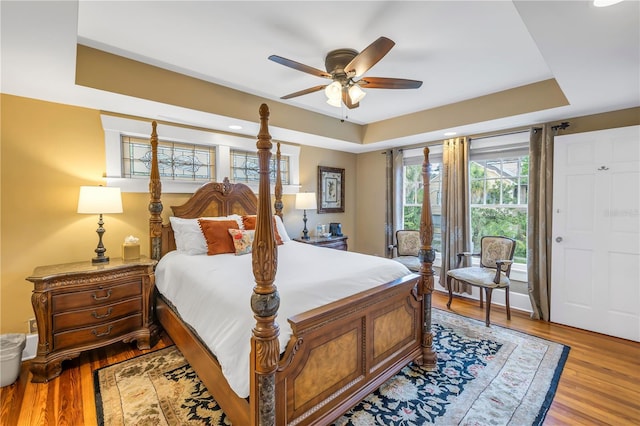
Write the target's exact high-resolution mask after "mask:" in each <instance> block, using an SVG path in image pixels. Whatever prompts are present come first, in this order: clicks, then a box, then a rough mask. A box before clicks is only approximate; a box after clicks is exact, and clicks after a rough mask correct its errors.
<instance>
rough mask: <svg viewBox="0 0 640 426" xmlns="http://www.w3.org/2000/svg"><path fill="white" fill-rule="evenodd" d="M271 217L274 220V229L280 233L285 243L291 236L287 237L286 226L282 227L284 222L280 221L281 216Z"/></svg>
mask: <svg viewBox="0 0 640 426" xmlns="http://www.w3.org/2000/svg"><path fill="white" fill-rule="evenodd" d="M273 218H274V219H275V221H276V230H277V231H278V234H280V238H281V239H282V241H283V242H285V243H286V242H287V241H291V238H289V234H288V233H287V228H285V227H284V223H283V222H282V218H281V217H280V216H278V215H273Z"/></svg>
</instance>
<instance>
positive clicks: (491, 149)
mask: <svg viewBox="0 0 640 426" xmlns="http://www.w3.org/2000/svg"><path fill="white" fill-rule="evenodd" d="M469 142H470V144H469V167H471V161H476V160H495V159H497V158H505V159H508V158H514V157H521V156H524V155H529V131H528V130H527V131H520V132H513V133H509V134H504V135H499V136H489V137H482V138H470V139H469ZM468 173H470V172H468ZM469 181H470V182H471V177H470V176H469ZM528 182H530V180H529V181H528ZM469 190H471V188H469ZM527 196H528V195H527ZM505 206H506V207H514V206H517V204H507V205H505ZM496 207H502V205H499V206H496ZM524 208H525V209H527V210H528V206H527V205H525V207H524ZM469 214H471V197H469ZM527 225H528V223H527ZM528 232H529V230H528V229H527V231H526V233H527V235H528ZM478 250H480V248H479V247H474V251H478ZM472 265H473V266H479V265H480V261H479V259H478V258H476V257H474V258H472ZM527 268H528V266H527V264H526V263H513V264H512V266H511V279H512V280H515V281H521V282H525V283H526V282H528V273H527Z"/></svg>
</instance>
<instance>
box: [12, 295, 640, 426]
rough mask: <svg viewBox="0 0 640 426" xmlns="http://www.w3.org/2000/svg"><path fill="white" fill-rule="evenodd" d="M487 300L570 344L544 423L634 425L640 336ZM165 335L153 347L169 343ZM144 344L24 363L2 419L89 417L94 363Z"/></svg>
mask: <svg viewBox="0 0 640 426" xmlns="http://www.w3.org/2000/svg"><path fill="white" fill-rule="evenodd" d="M446 300H447V299H446V296H445V295H444V294H443V293H436V294H434V300H433V306H434V307H436V308H441V309H446V305H445V303H446ZM451 307H452V310H453V311H454V312H456V313H459V314H461V315H464V316H468V317H472V318H476V319H479V320H482V321H484V312H483V310H481V309H480V308H479V306H478V303H477V302H476V301H471V300H468V299H461V298H455V299H454V300H453V303H452V305H451ZM505 317H506V316H505V312H504V309H501V308H499V307H493V308H492V310H491V322H492V324H495V325H502V326H508V327H509V328H513V329H515V330H519V331H522V332H525V333H529V334H533V335H536V336H540V337H542V338H545V339H549V340H554V341H556V342H561V343H564V344H565V345H568V346H570V347H571V351H570V352H569V358H568V359H567V363H566V365H565V368H564V371H563V373H562V377H561V379H560V383H559V385H558V390H557V392H556V396H555V399H554V401H553V404H552V405H551V409H550V410H549V412H548V413H547V417H546V419H545V423H544V424H545V425H607V424H608V425H616V426H617V425H640V343H635V342H631V341H628V340H622V339H617V338H614V337H609V336H604V335H601V334H596V333H591V332H587V331H583V330H579V329H574V328H571V327H566V326H562V325H557V324H549V323H546V322H542V321H533V320H531V319H529V316H528V314H525V313H520V312H515V311H512V316H511V321H507V320H506V318H505ZM171 344H172V342H171V340H170V339H169V338H168V337H167V336H166V335H163V337H162V339H161V340H160V342H159V343H158V344H157V345H156V346H155V347H154V348H153V349H152V350H158V349H161V348H163V347H165V346H169V345H171ZM147 352H150V351H139V350H137V349H136V348H135V345H130V344H116V345H112V346H110V347H108V348H102V349H97V350H95V351H91V352H87V353H83V354H82V355H81V356H80V357H79V358H76V359H74V360H70V361H65V362H64V363H63V372H62V374H61V375H60V377H59V378H57V379H54V380H52V381H51V382H49V383H45V384H35V383H31V373H29V371H28V363H23V365H22V368H21V372H20V377H19V379H18V381H17V382H16V383H14V384H13V385H10V386H6V387H4V388H0V425H3V426H12V425H21V426H22V425H25V426H26V425H93V424H96V409H95V400H94V393H93V371H94V370H96V369H98V368H101V367H104V366H106V365H110V364H114V363H117V362H120V361H124V360H126V359H129V358H132V357H134V356H137V355H141V354H143V353H147Z"/></svg>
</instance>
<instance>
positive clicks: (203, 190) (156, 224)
mask: <svg viewBox="0 0 640 426" xmlns="http://www.w3.org/2000/svg"><path fill="white" fill-rule="evenodd" d="M156 126H157V123H156V122H155V121H154V122H153V123H152V132H151V139H150V143H151V152H152V163H151V179H150V182H149V192H150V195H151V201H150V203H149V212H150V213H151V216H150V218H149V235H150V243H151V244H150V247H151V257H152V258H153V259H156V260H158V259H160V258H161V257H162V256H164V255H165V254H166V253H168V252H170V251H171V250H175V249H176V242H175V238H174V235H173V230H172V229H171V224H170V223H167V224H163V223H162V218H161V213H162V210H163V206H162V201H161V199H160V198H161V194H162V185H161V182H160V173H159V170H158V160H157V149H158V135H157V132H156ZM280 158H281V154H280V143H277V150H276V182H275V204H274V207H275V214H277V215H278V216H280V218H282V208H283V203H282V180H281V176H280ZM171 211H172V213H173V216H176V217H181V218H185V219H196V218H199V217H216V216H228V215H230V214H239V215H243V214H256V213H257V211H258V198H257V196H256V194H255V193H254V192H253V190H252V189H251V188H249V187H248V186H247V185H245V184H242V183H231V182H229V179H228V178H224V180H223V181H222V182H209V183H206V184H204V185H203V186H201V187H200V188H198V190H197V191H196V192H195V193H194V194H193V195H192V196H191V198H189V200H187V202H186V203H184V204H182V205H181V206H171Z"/></svg>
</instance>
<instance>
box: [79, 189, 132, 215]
mask: <svg viewBox="0 0 640 426" xmlns="http://www.w3.org/2000/svg"><path fill="white" fill-rule="evenodd" d="M78 213H87V214H102V213H122V196H121V194H120V188H114V187H107V186H81V187H80V196H79V197H78Z"/></svg>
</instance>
